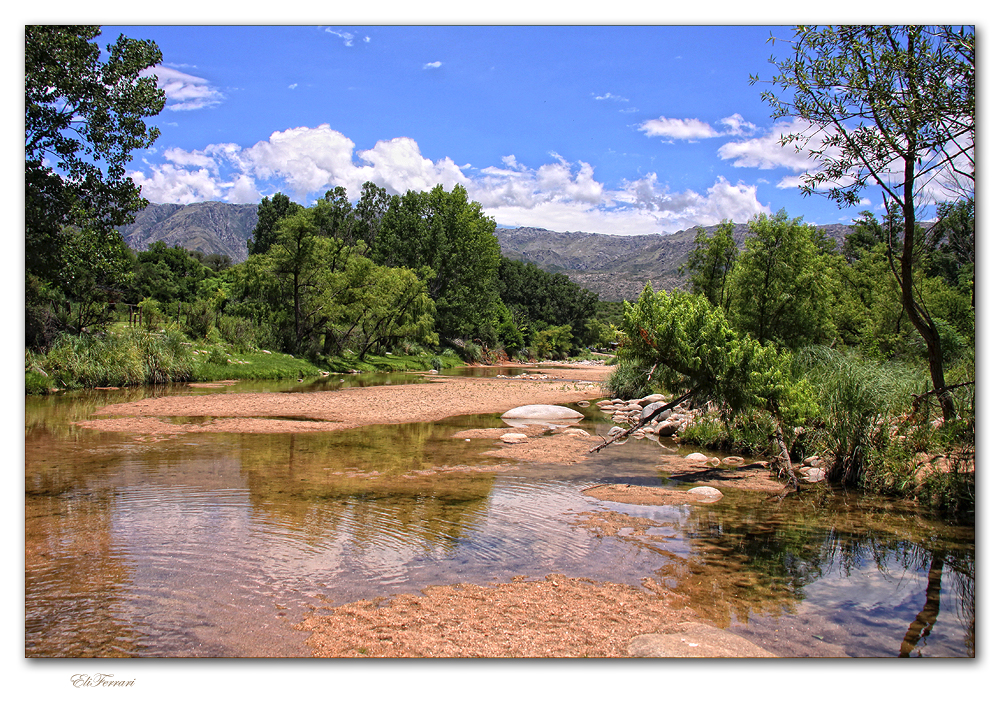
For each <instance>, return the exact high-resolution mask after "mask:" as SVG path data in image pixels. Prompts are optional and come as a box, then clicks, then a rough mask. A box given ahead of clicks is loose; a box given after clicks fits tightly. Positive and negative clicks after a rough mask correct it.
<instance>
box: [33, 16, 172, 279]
mask: <svg viewBox="0 0 1000 703" xmlns="http://www.w3.org/2000/svg"><path fill="white" fill-rule="evenodd" d="M100 34H101V30H100V28H99V27H93V26H55V25H51V26H27V27H25V42H24V49H25V55H24V187H25V204H24V205H25V206H24V219H25V272H26V274H27V275H28V276H34V277H36V278H37V279H38V280H40V281H42V282H44V283H46V284H48V285H55V286H58V287H61V288H62V289H63V291H64V292H65V293H66V294H67V295H72V294H73V293H74V281H73V279H72V278H68V277H67V276H66V275H65V274H66V273H67V272H69V271H72V269H73V268H74V266H76V265H77V264H78V263H79V262H78V261H77V260H78V259H80V258H81V257H86V258H87V260H88V262H89V263H92V264H93V265H94V266H103V265H105V264H107V263H108V262H119V263H120V262H121V261H122V256H123V252H122V248H121V246H120V242H121V236H120V235H119V234H118V233H117V231H116V230H115V228H116V227H118V226H120V225H124V224H128V223H131V222H133V221H134V213H135V212H137V211H138V210H141V209H142V208H143V207H145V206H146V205H147V204H148V203H147V201H146V200H144V199H143V198H142V196H141V193H140V189H139V187H138V186H136V185H135V184H134V183H133V182H132V180H131V179H130V178H129V177H128V176H127V175H126V173H125V167H126V165H127V164H128V162H129V161H130V159H131V155H132V152H133V151H135V150H137V149H145V148H146V147H149V146H151V145H152V144H153V142H154V141H155V140H156V138H157V137H158V136H159V131H158V130H157V129H156V128H155V127H149V126H147V125H146V122H145V119H146V118H148V117H152V116H154V115H157V114H159V113H160V111H161V110H162V109H163V106H164V104H165V97H164V92H163V91H162V90H160V89H158V88H157V87H156V78H155V76H144V75H143V72H144V71H145V69H148V68H150V67H152V66H155V65H156V64H158V63H159V62H160V60H161V58H162V56H161V53H160V50H159V48H158V47H157V46H156V44H155V43H153V42H152V41H139V40H135V39H129V38H128V37H125V36H124V35H122V36H120V37H119V38H118V40H117V41H116V42H115V43H113V44H109V45H108V46H107V52H108V56H107V59H106V60H104V61H102V57H101V49H100V47H99V46H98V44H97V43H96V41H94V40H95V39H96V38H97V37H98V36H100ZM81 245H82V247H81ZM85 263H86V262H85ZM114 269H115V265H114V263H111V264H110V265H109V270H112V272H113V270H114Z"/></svg>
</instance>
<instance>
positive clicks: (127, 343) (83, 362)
mask: <svg viewBox="0 0 1000 703" xmlns="http://www.w3.org/2000/svg"><path fill="white" fill-rule="evenodd" d="M184 341H185V340H184V336H183V335H182V334H181V333H180V332H179V331H176V330H168V331H166V332H152V331H149V330H145V329H138V328H126V329H123V330H115V329H112V330H109V331H108V332H107V333H104V334H100V335H81V336H76V335H69V334H66V335H62V336H61V337H59V338H58V339H57V340H56V342H55V343H54V344H53V345H52V348H51V349H50V350H49V352H48V353H47V354H44V355H34V354H30V355H26V358H25V371H26V372H27V371H32V372H34V373H35V374H38V373H39V372H42V373H44V374H45V376H47V377H48V379H49V383H48V384H47V385H50V386H56V387H59V386H61V387H64V388H81V387H82V388H92V387H95V386H137V385H144V384H155V383H168V382H170V381H186V380H189V379H190V378H191V375H192V371H193V362H192V359H191V351H190V349H189V348H188V347H187V346H185V344H184Z"/></svg>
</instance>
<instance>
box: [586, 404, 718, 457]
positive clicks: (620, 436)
mask: <svg viewBox="0 0 1000 703" xmlns="http://www.w3.org/2000/svg"><path fill="white" fill-rule="evenodd" d="M698 390H699V389H698V388H695V389H693V390H690V391H688V392H687V393H685V394H684V395H682V396H680V397H679V398H677V399H676V400H673V401H671V402H669V403H667V404H666V405H664V406H663V407H662V408H657V409H656V411H655V412H653V413H651V414H650V416H649V417H647V418H646V419H645V420H642V421H640V422H638V423H636V424H635V425H632V427H630V428H628V429H627V430H625V431H624V432H620V433H618V434H616V435H615V436H614V437H608V438H607V439H606V440H604V442H602V443H601V444H598V445H597V446H595V447H591V449H590V452H588V454H589V453H591V452H599V451H601V450H602V449H604V448H605V447H606V446H608V445H609V444H613V443H615V442H618V441H620V440H622V439H625V438H626V437H628V436H629V435H630V434H632V433H633V432H635V431H636V430H637V429H639V428H640V427H642V426H643V425H646V424H648V423H649V422H650V420H652V419H653V418H655V417H658V416H659V415H660V414H661V413H665V412H667V411H668V410H673V409H674V408H676V407H677V406H678V405H680V404H681V403H683V402H684V401H685V400H687V399H688V398H690V397H691V396H693V395H694V394H695V393H696V392H697V391H698Z"/></svg>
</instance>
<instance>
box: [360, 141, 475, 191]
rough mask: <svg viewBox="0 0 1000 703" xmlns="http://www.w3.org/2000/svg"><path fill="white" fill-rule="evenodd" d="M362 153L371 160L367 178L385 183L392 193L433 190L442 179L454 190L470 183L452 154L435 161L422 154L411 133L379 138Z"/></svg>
mask: <svg viewBox="0 0 1000 703" xmlns="http://www.w3.org/2000/svg"><path fill="white" fill-rule="evenodd" d="M358 156H359V157H360V158H361V159H362V160H363V161H365V162H367V163H369V164H371V166H370V167H368V168H361V169H358V171H359V173H360V172H362V171H363V172H364V173H365V177H364V178H363V180H362V181H360V182H359V187H358V190H359V191H360V184H361V183H363V182H364V181H366V180H370V181H372V182H373V183H375V184H377V185H380V186H382V187H384V188H385V189H386V190H388V191H389V192H390V193H399V194H402V193H405V192H406V191H408V190H430V189H431V188H433V187H434V186H436V185H438V184H439V183H440V184H441V185H443V186H444V187H445V188H447V189H448V190H450V189H451V188H453V187H455V186H456V185H457V184H459V183H463V184H464V183H467V182H468V178H466V176H465V174H463V173H462V171H461V169H459V167H458V166H456V165H455V163H454V162H453V161H452V160H451V159H450V158H447V157H446V158H444V159H441V160H440V161H438V162H437V163H434V162H433V161H431V160H430V159H428V158H425V157H423V156H421V154H420V147H418V146H417V143H416V142H415V141H413V140H412V139H410V138H409V137H396V138H395V139H390V140H389V141H379V142H378V143H376V144H375V146H374V148H372V149H369V150H367V151H360V152H358Z"/></svg>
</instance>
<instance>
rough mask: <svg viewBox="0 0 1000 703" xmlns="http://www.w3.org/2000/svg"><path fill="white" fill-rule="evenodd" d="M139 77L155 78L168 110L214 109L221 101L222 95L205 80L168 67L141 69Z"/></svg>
mask: <svg viewBox="0 0 1000 703" xmlns="http://www.w3.org/2000/svg"><path fill="white" fill-rule="evenodd" d="M139 75H141V76H156V86H157V87H158V88H161V89H162V90H163V91H164V92H165V93H166V97H167V105H166V108H167V109H168V110H200V109H202V108H205V107H214V106H215V105H218V104H219V103H221V102H222V100H223V97H224V96H223V94H222V92H221V91H219V90H218V89H217V88H215V87H214V86H213V85H212V84H211V83H210V82H209V81H208V80H207V79H205V78H199V77H198V76H192V75H191V74H189V73H184V72H183V71H178V70H177V69H175V68H170V67H169V66H163V65H160V66H153V67H151V68H147V69H143V71H142V72H140V74H139Z"/></svg>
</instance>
